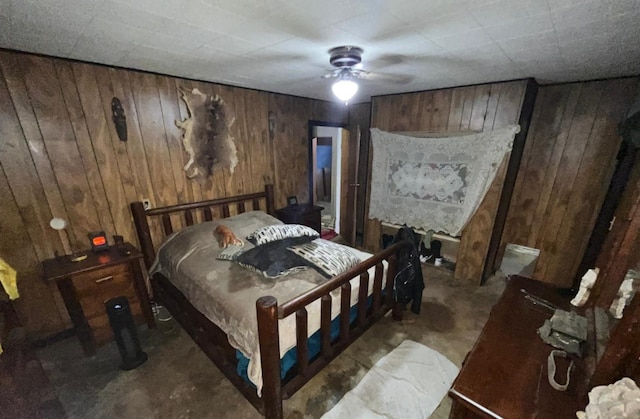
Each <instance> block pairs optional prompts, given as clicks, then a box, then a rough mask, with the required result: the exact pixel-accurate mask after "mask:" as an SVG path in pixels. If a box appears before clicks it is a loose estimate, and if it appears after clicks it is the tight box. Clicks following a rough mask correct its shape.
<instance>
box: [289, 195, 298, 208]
mask: <svg viewBox="0 0 640 419" xmlns="http://www.w3.org/2000/svg"><path fill="white" fill-rule="evenodd" d="M287 205H289V206H291V205H298V197H297V196H288V197H287Z"/></svg>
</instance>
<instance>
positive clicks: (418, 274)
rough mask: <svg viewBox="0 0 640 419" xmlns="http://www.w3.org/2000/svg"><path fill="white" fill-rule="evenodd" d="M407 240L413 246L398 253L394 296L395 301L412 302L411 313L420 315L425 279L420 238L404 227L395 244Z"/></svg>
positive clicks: (396, 237)
mask: <svg viewBox="0 0 640 419" xmlns="http://www.w3.org/2000/svg"><path fill="white" fill-rule="evenodd" d="M403 240H407V241H409V242H410V243H411V246H405V247H403V248H402V249H401V250H400V251H399V252H398V267H397V269H398V270H397V273H396V276H395V278H394V281H393V296H394V299H395V301H397V302H399V303H401V304H407V303H409V302H410V301H411V311H412V312H414V313H416V314H420V306H421V304H422V290H423V289H424V278H423V277H422V267H421V266H420V254H419V253H418V249H419V248H420V236H419V235H418V234H416V233H414V231H413V230H412V229H411V228H409V227H407V226H406V225H404V226H402V227H401V228H400V230H398V233H397V234H396V236H395V238H394V240H393V242H394V243H398V242H401V241H403Z"/></svg>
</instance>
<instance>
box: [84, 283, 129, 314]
mask: <svg viewBox="0 0 640 419" xmlns="http://www.w3.org/2000/svg"><path fill="white" fill-rule="evenodd" d="M119 296H123V297H127V298H128V299H129V302H130V303H131V302H133V301H135V302H137V301H138V296H137V294H136V290H135V288H134V286H133V284H132V283H131V281H128V282H127V283H124V284H114V286H111V287H104V288H102V289H101V290H100V292H99V293H95V294H87V295H84V296H80V295H78V299H79V300H80V306H82V311H83V312H84V315H85V317H86V318H87V319H90V318H92V317H95V316H100V315H103V314H105V313H106V312H107V309H106V307H105V305H104V304H105V303H106V302H107V301H108V300H110V299H112V298H115V297H119Z"/></svg>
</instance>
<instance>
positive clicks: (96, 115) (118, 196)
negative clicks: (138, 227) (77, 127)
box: [72, 63, 136, 247]
mask: <svg viewBox="0 0 640 419" xmlns="http://www.w3.org/2000/svg"><path fill="white" fill-rule="evenodd" d="M72 68H73V74H74V77H75V81H76V86H77V92H78V96H79V98H80V103H81V104H82V109H83V111H84V118H85V121H86V124H87V129H88V131H89V135H90V136H91V146H92V147H93V150H94V152H95V158H96V162H97V165H98V168H99V169H98V170H99V174H100V176H101V177H102V184H103V186H104V188H105V192H106V194H107V196H106V200H107V202H108V203H109V207H110V210H111V215H112V217H113V221H114V228H115V231H112V232H109V231H106V233H107V234H110V233H111V234H114V233H117V234H120V235H122V236H124V238H125V240H127V241H131V242H134V243H135V242H136V235H135V232H134V229H133V222H132V219H131V214H130V213H129V202H130V199H131V198H132V197H135V189H134V188H132V185H131V184H129V185H128V186H127V188H128V189H129V193H128V194H127V191H126V190H125V186H124V185H123V184H122V182H120V171H119V168H118V157H117V155H116V152H115V150H114V148H113V141H112V140H111V134H110V132H109V127H108V126H107V123H108V122H107V119H106V117H105V114H104V110H103V105H102V100H101V97H100V91H99V89H98V83H97V81H96V77H95V72H94V68H95V66H93V65H90V64H81V63H75V64H74V65H73V66H72ZM85 147H88V145H86V146H85ZM90 164H96V163H90ZM103 228H106V227H105V226H103ZM97 230H100V228H94V229H93V231H97ZM85 243H87V241H86V238H85ZM85 247H86V245H85Z"/></svg>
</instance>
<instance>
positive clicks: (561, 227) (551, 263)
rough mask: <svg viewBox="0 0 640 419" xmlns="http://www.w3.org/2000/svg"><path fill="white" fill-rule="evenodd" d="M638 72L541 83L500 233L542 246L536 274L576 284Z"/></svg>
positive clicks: (555, 281)
mask: <svg viewBox="0 0 640 419" xmlns="http://www.w3.org/2000/svg"><path fill="white" fill-rule="evenodd" d="M639 80H640V79H638V78H625V79H615V80H606V81H594V82H584V83H571V84H563V85H554V86H541V87H540V90H539V93H538V99H537V101H536V105H535V108H534V113H533V119H532V121H531V128H530V130H529V135H528V139H527V143H526V146H525V151H524V155H523V159H522V163H521V166H520V172H519V175H518V178H517V181H516V185H515V189H514V194H513V198H512V201H511V206H510V209H509V213H508V215H507V222H506V225H505V229H504V231H503V235H502V239H501V252H500V253H499V255H498V258H497V260H496V262H497V263H499V262H500V260H501V259H502V254H503V253H504V247H505V246H506V244H507V243H514V244H519V245H524V246H528V247H533V248H536V249H540V256H539V258H538V261H537V264H536V269H535V272H534V277H535V278H536V279H539V280H541V281H544V282H548V283H551V284H554V285H558V286H571V285H572V283H573V281H574V278H575V277H576V275H582V274H583V273H579V272H576V271H577V269H578V265H579V264H580V261H581V260H582V256H583V254H584V251H585V249H586V247H587V244H588V241H589V237H590V235H591V231H592V229H593V226H594V224H595V221H596V218H597V216H598V213H599V211H600V208H601V206H602V202H603V200H604V197H605V194H606V192H607V189H608V187H609V183H610V181H611V176H612V174H613V170H614V169H615V164H616V155H617V153H618V149H619V147H620V142H621V138H620V137H619V135H618V134H617V131H616V128H617V124H618V123H619V122H620V121H621V120H622V119H623V118H624V116H625V115H626V113H627V112H628V109H629V106H630V105H631V102H632V101H633V99H634V98H636V97H637V95H638V93H639V91H638V86H639Z"/></svg>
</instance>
